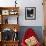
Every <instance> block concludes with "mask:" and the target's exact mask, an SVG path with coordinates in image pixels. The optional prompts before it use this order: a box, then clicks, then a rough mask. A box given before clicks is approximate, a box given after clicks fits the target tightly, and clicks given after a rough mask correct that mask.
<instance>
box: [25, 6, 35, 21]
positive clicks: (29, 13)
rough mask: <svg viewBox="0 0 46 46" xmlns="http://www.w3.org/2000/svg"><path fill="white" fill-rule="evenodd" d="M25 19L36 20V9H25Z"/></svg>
mask: <svg viewBox="0 0 46 46" xmlns="http://www.w3.org/2000/svg"><path fill="white" fill-rule="evenodd" d="M25 19H26V20H36V7H25Z"/></svg>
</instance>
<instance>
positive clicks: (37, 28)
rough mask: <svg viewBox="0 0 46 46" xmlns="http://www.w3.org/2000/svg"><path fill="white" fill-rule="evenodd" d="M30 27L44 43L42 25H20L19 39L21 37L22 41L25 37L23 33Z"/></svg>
mask: <svg viewBox="0 0 46 46" xmlns="http://www.w3.org/2000/svg"><path fill="white" fill-rule="evenodd" d="M28 28H32V29H33V30H34V31H35V32H36V34H37V37H38V39H39V41H40V42H41V43H43V30H42V26H21V27H20V32H19V39H20V42H21V40H22V38H23V35H24V33H25V31H26V30H27V29H28Z"/></svg>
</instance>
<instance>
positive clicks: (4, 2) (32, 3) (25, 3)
mask: <svg viewBox="0 0 46 46" xmlns="http://www.w3.org/2000/svg"><path fill="white" fill-rule="evenodd" d="M14 1H15V0H9V1H8V0H0V6H2V7H4V6H5V7H7V6H8V7H9V6H15V3H14ZM17 3H18V6H19V8H20V9H19V15H20V16H19V24H20V26H43V6H42V0H17ZM25 7H36V20H25Z"/></svg>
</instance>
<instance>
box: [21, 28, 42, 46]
mask: <svg viewBox="0 0 46 46" xmlns="http://www.w3.org/2000/svg"><path fill="white" fill-rule="evenodd" d="M35 38H36V40H34V41H35V43H36V44H34V46H41V44H40V42H39V41H38V40H37V35H36V33H35V32H34V31H33V29H31V28H29V29H27V31H26V32H25V35H24V37H23V38H22V42H21V45H22V46H33V45H27V44H28V43H29V44H31V43H30V42H27V41H30V40H32V39H35ZM27 39H28V40H27ZM29 39H30V40H29ZM25 41H26V42H25ZM34 41H33V42H34Z"/></svg>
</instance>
